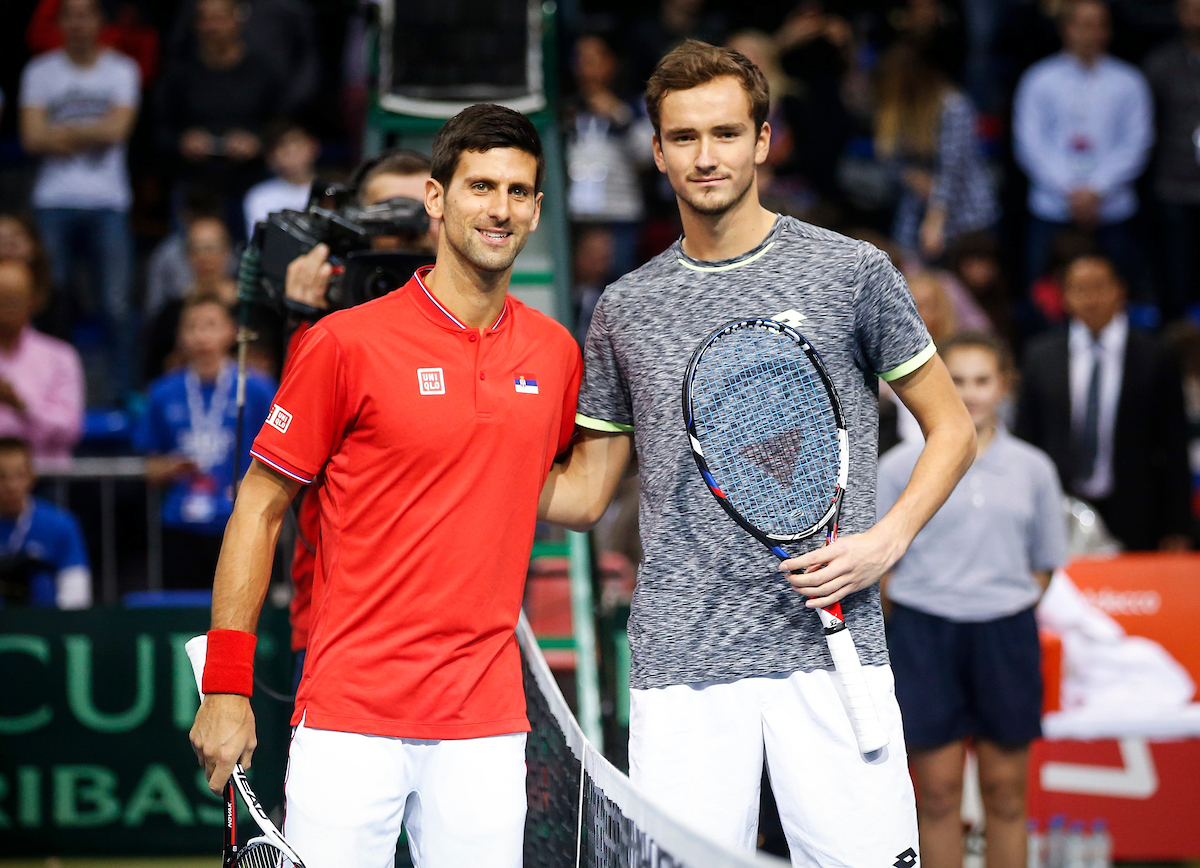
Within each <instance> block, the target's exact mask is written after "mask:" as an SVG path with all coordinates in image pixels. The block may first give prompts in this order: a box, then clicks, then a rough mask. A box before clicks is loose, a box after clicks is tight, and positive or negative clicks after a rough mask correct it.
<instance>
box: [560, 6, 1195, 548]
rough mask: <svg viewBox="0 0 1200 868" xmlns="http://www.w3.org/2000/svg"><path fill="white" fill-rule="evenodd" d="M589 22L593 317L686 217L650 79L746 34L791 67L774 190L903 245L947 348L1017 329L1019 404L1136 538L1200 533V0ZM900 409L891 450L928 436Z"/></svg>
mask: <svg viewBox="0 0 1200 868" xmlns="http://www.w3.org/2000/svg"><path fill="white" fill-rule="evenodd" d="M573 23H574V25H575V29H576V33H575V35H574V37H573V39H572V40H571V45H572V50H571V52H570V60H571V68H570V75H571V80H572V83H573V85H574V87H573V88H570V90H571V93H572V96H571V97H570V98H569V99H568V100H567V101H566V103H565V105H564V114H563V129H564V133H565V135H566V136H567V140H568V149H567V156H568V172H569V176H570V183H571V196H570V200H569V212H570V215H571V219H572V221H573V224H574V237H575V248H574V249H575V257H574V259H575V264H574V268H575V281H576V285H575V300H576V303H577V305H578V310H579V324H578V326H577V329H578V332H577V333H578V336H579V338H580V340H583V338H584V335H585V334H586V331H587V324H588V319H589V317H590V314H591V311H592V309H593V308H594V306H595V303H596V300H597V299H598V298H599V295H600V293H601V292H602V291H603V289H604V286H605V285H606V284H607V283H608V282H609V281H610V280H611V279H612V278H614V277H615V276H617V275H620V274H622V273H624V272H625V271H627V270H628V269H629V267H630V266H631V265H637V264H640V263H641V262H644V261H645V260H646V259H648V258H650V257H652V256H654V255H656V254H657V253H659V252H660V251H662V250H664V249H665V248H666V247H667V246H668V245H669V244H670V242H671V241H673V240H674V238H675V237H676V236H677V234H678V232H679V226H678V224H677V222H676V220H677V218H676V213H675V212H676V208H675V203H674V197H673V194H672V192H671V190H670V188H669V187H668V186H667V185H666V184H665V183H663V180H662V176H661V175H660V174H659V173H658V172H657V171H656V170H655V168H654V165H653V152H652V143H651V136H652V130H651V129H650V125H649V122H648V120H647V118H646V115H645V110H644V107H643V105H642V103H641V100H640V88H641V83H642V82H643V81H644V80H645V78H646V76H647V75H648V74H649V71H650V70H651V69H652V67H653V64H654V61H655V59H656V58H657V57H660V56H661V55H662V54H663V53H664V52H665V51H666V50H669V48H671V47H672V46H673V45H674V44H676V43H678V41H680V40H681V39H684V38H688V37H691V38H698V39H703V40H705V41H709V42H714V43H720V44H725V45H728V46H730V47H733V48H736V49H737V50H739V51H741V52H742V53H744V54H745V55H746V56H747V57H749V58H750V59H751V60H753V61H754V62H755V64H756V65H758V66H759V68H760V69H762V70H763V72H764V73H765V75H766V77H767V79H768V81H769V83H770V88H771V112H770V117H769V123H770V125H771V150H770V153H769V155H768V157H767V160H766V163H765V165H763V166H762V167H760V169H759V176H758V180H759V189H760V192H761V195H762V200H763V203H764V204H765V205H766V206H767V207H769V208H771V209H772V210H775V211H778V212H780V213H783V214H789V215H792V216H795V217H798V218H800V219H802V220H806V221H808V222H811V223H815V224H818V225H821V226H824V227H827V228H830V229H833V230H836V231H838V232H842V233H845V234H847V235H850V236H853V237H856V238H862V239H865V240H868V241H871V242H873V243H875V244H876V245H877V246H879V247H881V248H882V249H883V250H885V251H886V252H887V253H888V254H889V256H890V257H891V259H892V260H893V262H895V263H896V265H897V266H899V267H900V268H901V269H902V270H903V272H904V273H905V275H906V277H907V278H908V281H909V284H910V287H911V289H912V292H913V295H914V297H915V298H916V301H917V305H918V309H919V310H920V312H921V315H922V317H923V318H924V319H925V322H926V324H927V325H928V327H929V330H930V332H931V333H932V334H933V336H934V338H935V340H936V341H937V342H938V344H939V345H941V344H943V343H946V342H947V341H949V340H950V339H951V338H953V337H954V336H955V335H956V334H960V333H964V332H967V333H977V332H984V333H988V334H991V335H994V336H995V337H997V338H998V339H999V340H1001V341H1002V342H1003V343H1004V344H1005V346H1006V349H1007V350H1010V351H1011V353H1012V355H1013V356H1014V357H1015V358H1016V359H1017V360H1018V364H1017V375H1016V376H1015V377H1014V383H1013V386H1014V388H1013V389H1012V392H1011V396H1010V398H1008V399H1007V400H1006V402H1005V406H1004V407H1002V413H1001V415H1002V418H1003V421H1004V423H1005V424H1006V426H1007V427H1008V428H1009V429H1010V430H1012V431H1013V432H1014V433H1015V434H1017V435H1018V436H1020V437H1022V438H1024V439H1026V440H1028V441H1029V442H1032V443H1034V444H1035V445H1037V446H1039V447H1040V448H1041V449H1042V450H1044V451H1045V452H1047V453H1048V454H1049V455H1050V456H1051V458H1052V459H1053V460H1054V462H1055V464H1056V466H1057V469H1058V471H1059V476H1060V478H1061V479H1062V482H1063V485H1064V488H1065V489H1066V491H1067V493H1068V494H1070V495H1072V496H1074V497H1077V498H1080V499H1082V500H1084V501H1086V502H1087V503H1088V504H1090V505H1092V506H1093V507H1095V510H1096V512H1098V513H1099V515H1100V517H1101V518H1102V519H1103V521H1104V523H1105V524H1106V525H1107V529H1108V531H1110V532H1111V534H1112V535H1113V536H1114V537H1115V538H1116V540H1117V541H1118V542H1119V543H1120V544H1121V545H1122V546H1124V547H1125V548H1127V549H1134V550H1147V549H1160V548H1162V549H1185V548H1189V547H1191V546H1192V545H1193V544H1194V543H1195V542H1196V533H1197V529H1196V519H1195V512H1196V503H1197V502H1198V501H1197V498H1196V491H1197V487H1196V485H1195V482H1194V480H1198V479H1200V272H1198V271H1197V264H1196V262H1197V260H1196V255H1197V254H1196V249H1197V242H1200V220H1198V218H1200V0H1178V2H1171V0H1163V2H1125V3H1122V2H1100V0H1024V2H1023V0H961V2H951V0H896V2H892V3H879V2H865V0H861V2H855V0H843V2H838V0H801V2H798V3H791V2H789V3H766V4H753V8H739V7H737V6H734V5H732V4H726V5H719V4H711V3H710V4H705V3H701V2H696V0H663V2H662V3H661V4H660V6H659V8H658V9H657V11H654V12H643V13H640V14H629V15H621V14H617V13H612V12H607V13H605V12H600V11H596V12H593V13H592V14H581V15H579V16H578V17H577V18H576V19H574V20H573ZM882 391H883V397H884V398H885V399H888V398H890V397H891V396H890V395H889V394H888V390H887V388H886V386H884V388H883V390H882ZM881 410H882V425H883V427H882V430H881V437H880V442H881V447H882V448H883V449H887V448H888V447H890V446H892V445H894V444H896V443H898V442H900V441H904V440H908V439H911V438H919V437H920V436H921V435H920V430H919V428H918V426H917V425H916V422H915V420H913V419H912V417H911V415H909V414H908V413H907V411H905V410H904V408H903V406H901V405H899V403H898V402H894V401H889V400H884V401H883V403H882V406H881ZM1189 455H1190V458H1189Z"/></svg>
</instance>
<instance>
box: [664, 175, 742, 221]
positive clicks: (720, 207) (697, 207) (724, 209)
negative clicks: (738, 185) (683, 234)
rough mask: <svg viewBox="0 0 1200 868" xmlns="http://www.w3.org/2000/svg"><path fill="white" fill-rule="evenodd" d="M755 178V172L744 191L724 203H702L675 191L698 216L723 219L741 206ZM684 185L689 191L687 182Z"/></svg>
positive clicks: (739, 191) (738, 192)
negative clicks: (723, 216)
mask: <svg viewBox="0 0 1200 868" xmlns="http://www.w3.org/2000/svg"><path fill="white" fill-rule="evenodd" d="M754 177H755V175H754V172H751V173H750V174H749V175H748V176H747V178H746V183H745V184H744V185H743V187H742V189H740V190H738V191H737V192H735V193H734V194H733V195H731V196H730V197H729V198H728V199H726V200H724V201H715V202H714V201H708V202H705V201H700V200H698V199H696V198H693V197H691V196H689V195H687V194H686V193H680V192H679V191H678V190H676V191H675V194H676V195H677V196H678V197H679V198H680V199H681V200H682V201H683V202H685V203H686V204H687V206H688V207H689V208H690V209H692V210H693V211H695V212H696V213H697V214H702V215H704V216H705V217H721V216H722V215H724V214H727V213H729V212H730V211H732V210H733V209H734V208H736V207H737V206H738V205H740V204H741V202H742V200H743V199H745V198H746V194H748V193H749V192H750V187H751V186H752V185H753V184H754ZM684 184H685V186H684V190H687V187H686V184H687V182H686V181H685V182H684Z"/></svg>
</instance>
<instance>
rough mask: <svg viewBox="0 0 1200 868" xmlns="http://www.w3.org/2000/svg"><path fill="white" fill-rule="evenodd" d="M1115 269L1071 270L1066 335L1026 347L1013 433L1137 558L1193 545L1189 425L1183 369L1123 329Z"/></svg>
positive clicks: (1147, 339) (1093, 263)
mask: <svg viewBox="0 0 1200 868" xmlns="http://www.w3.org/2000/svg"><path fill="white" fill-rule="evenodd" d="M1125 298H1126V297H1125V286H1124V284H1123V283H1122V282H1121V278H1120V277H1119V275H1118V274H1117V271H1116V268H1115V267H1114V265H1113V264H1112V262H1111V261H1110V260H1108V259H1106V258H1105V257H1103V256H1097V255H1091V256H1083V257H1080V258H1078V259H1076V260H1075V261H1074V262H1072V263H1071V264H1070V265H1069V266H1067V269H1066V272H1065V275H1064V283H1063V302H1064V305H1065V307H1066V310H1067V313H1068V314H1069V315H1070V317H1071V320H1070V324H1069V328H1068V329H1065V330H1060V331H1055V332H1052V333H1049V334H1045V335H1042V336H1040V337H1038V338H1035V339H1034V340H1032V341H1031V342H1030V344H1029V346H1028V348H1027V350H1026V355H1025V366H1024V375H1023V377H1022V392H1021V396H1020V399H1019V401H1018V405H1017V421H1016V425H1015V427H1014V433H1016V434H1017V436H1019V437H1021V438H1022V439H1024V440H1027V441H1028V442H1030V443H1032V444H1033V445H1035V446H1037V447H1038V448H1040V449H1042V450H1043V451H1044V452H1046V453H1047V454H1048V455H1049V456H1050V457H1051V458H1052V459H1053V460H1054V463H1055V465H1056V466H1057V467H1058V475H1059V478H1060V479H1061V480H1062V482H1063V487H1064V488H1065V489H1066V490H1067V491H1068V492H1070V493H1071V494H1073V495H1075V496H1076V497H1080V498H1083V499H1084V500H1087V501H1088V502H1090V503H1091V504H1092V505H1093V506H1094V507H1095V508H1096V510H1097V511H1098V512H1099V513H1100V515H1101V517H1102V518H1103V519H1104V521H1105V524H1107V525H1108V529H1109V530H1110V531H1111V532H1112V534H1113V536H1115V537H1116V538H1117V539H1118V540H1119V541H1120V542H1121V544H1122V545H1123V546H1124V547H1125V548H1126V549H1130V550H1133V551H1145V550H1152V549H1159V548H1161V549H1185V548H1187V547H1188V546H1189V540H1188V536H1187V534H1188V532H1189V530H1190V512H1191V505H1190V483H1189V478H1188V463H1187V421H1186V418H1185V415H1184V405H1183V384H1182V380H1181V377H1180V371H1179V366H1178V364H1177V363H1176V361H1175V359H1174V357H1173V356H1172V354H1171V353H1170V351H1169V349H1168V348H1167V347H1166V345H1165V344H1163V343H1162V342H1161V341H1160V340H1158V339H1157V338H1155V337H1153V336H1151V335H1149V334H1146V333H1143V332H1139V331H1135V330H1133V329H1131V328H1130V327H1129V318H1128V317H1127V316H1126V314H1125Z"/></svg>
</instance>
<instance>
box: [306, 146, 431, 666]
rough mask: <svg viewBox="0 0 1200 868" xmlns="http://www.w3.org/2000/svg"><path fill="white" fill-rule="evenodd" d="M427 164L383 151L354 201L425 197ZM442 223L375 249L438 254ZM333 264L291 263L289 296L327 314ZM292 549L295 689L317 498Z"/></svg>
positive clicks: (378, 242)
mask: <svg viewBox="0 0 1200 868" xmlns="http://www.w3.org/2000/svg"><path fill="white" fill-rule="evenodd" d="M429 171H430V162H429V160H428V159H427V158H426V157H425V156H423V155H421V154H418V153H416V152H415V151H405V150H395V151H386V152H384V154H383V155H382V156H379V157H376V158H375V159H373V160H370V161H368V162H366V163H364V164H363V165H362V166H360V167H359V168H358V170H357V171H356V172H355V173H354V174H355V177H356V178H358V179H360V180H358V183H357V185H356V186H357V199H358V204H360V205H377V204H379V203H380V202H386V201H387V200H389V199H394V198H397V197H400V196H403V197H405V198H408V199H417V200H423V199H424V198H425V182H426V181H427V180H429ZM439 225H440V221H438V220H432V219H431V220H430V221H429V231H428V232H426V233H425V234H424V235H423V236H421V237H407V238H396V237H394V236H392V237H385V238H376V239H374V246H375V247H383V246H385V245H386V247H387V248H389V249H406V250H412V251H414V252H429V253H433V252H434V251H435V250H436V249H437V234H438V227H439ZM332 275H333V265H332V263H330V262H329V247H328V246H327V245H325V244H318V245H317V246H316V247H314V248H313V249H312V250H311V251H309V252H308V253H306V254H305V255H303V256H299V257H297V258H296V259H294V260H292V262H291V264H290V265H289V266H288V269H287V283H286V290H287V297H288V298H289V299H291V300H292V301H298V302H300V303H301V304H306V305H309V306H310V307H314V308H318V309H320V310H326V309H328V307H329V300H328V298H327V297H326V292H327V290H328V288H329V278H330V277H331V276H332ZM309 325H310V323H308V322H301V323H299V324H298V325H297V327H296V330H295V332H294V333H293V334H292V338H291V340H290V341H289V342H288V351H289V354H290V351H291V349H292V348H293V347H295V346H296V343H297V342H298V341H299V340H300V337H301V336H302V335H303V333H304V332H305V331H307V330H308V326H309ZM296 523H297V533H296V547H295V549H294V550H293V552H292V585H293V588H294V592H293V594H292V603H291V616H290V619H291V622H292V650H293V651H294V652H295V654H296V672H295V678H294V682H293V685H292V687H293V689H294V688H296V687H297V686H299V684H300V675H301V673H302V672H303V670H304V651H305V648H306V647H307V645H308V625H309V616H310V612H311V610H310V607H311V604H312V582H313V568H314V566H315V558H316V540H317V534H318V533H320V512H319V510H318V508H317V503H316V499H315V498H307V497H301V498H298V509H297V512H296Z"/></svg>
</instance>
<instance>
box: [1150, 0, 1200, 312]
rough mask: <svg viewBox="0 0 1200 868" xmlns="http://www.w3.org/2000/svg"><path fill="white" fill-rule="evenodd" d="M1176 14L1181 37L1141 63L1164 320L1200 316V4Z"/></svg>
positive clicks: (1185, 4) (1180, 2)
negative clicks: (1191, 313) (1151, 133)
mask: <svg viewBox="0 0 1200 868" xmlns="http://www.w3.org/2000/svg"><path fill="white" fill-rule="evenodd" d="M1175 13H1176V15H1177V16H1178V18H1179V25H1180V28H1181V30H1182V31H1183V32H1182V34H1181V35H1180V38H1179V39H1176V40H1173V41H1171V42H1169V43H1167V44H1166V45H1163V46H1162V47H1160V48H1159V49H1157V50H1156V51H1154V52H1153V53H1152V54H1151V55H1150V57H1149V58H1148V59H1147V60H1146V64H1145V72H1146V78H1147V79H1148V80H1149V82H1150V89H1151V90H1152V91H1153V93H1154V102H1155V117H1156V118H1157V120H1158V144H1157V147H1156V149H1155V155H1154V195H1155V198H1157V200H1158V214H1157V217H1158V220H1157V222H1156V226H1157V228H1158V239H1159V249H1160V250H1161V251H1162V260H1161V262H1162V270H1163V272H1164V273H1163V275H1162V277H1163V285H1162V292H1160V294H1159V298H1160V304H1161V306H1162V309H1163V314H1164V316H1165V318H1166V319H1174V318H1176V317H1179V316H1182V315H1183V314H1184V313H1185V312H1187V311H1188V309H1189V308H1192V309H1195V311H1196V315H1197V316H1200V268H1198V267H1197V261H1198V259H1197V253H1196V248H1197V246H1198V245H1200V0H1177V2H1176V3H1175Z"/></svg>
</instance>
